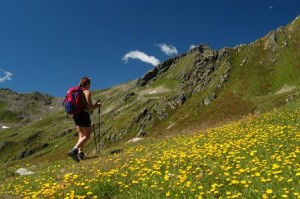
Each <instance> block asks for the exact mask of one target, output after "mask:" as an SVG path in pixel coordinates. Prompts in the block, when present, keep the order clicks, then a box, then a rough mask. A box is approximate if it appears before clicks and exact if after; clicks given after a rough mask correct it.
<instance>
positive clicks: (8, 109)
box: [0, 89, 61, 130]
mask: <svg viewBox="0 0 300 199" xmlns="http://www.w3.org/2000/svg"><path fill="white" fill-rule="evenodd" d="M59 101H61V100H60V99H56V98H54V97H53V96H50V95H48V94H42V93H39V92H33V93H26V94H20V93H17V92H14V91H12V90H10V89H0V130H1V128H2V125H3V126H4V125H6V126H10V127H13V126H17V125H19V126H20V125H24V124H28V123H31V122H33V121H36V120H38V119H41V118H43V117H44V116H46V115H49V113H53V112H56V111H58V103H59Z"/></svg>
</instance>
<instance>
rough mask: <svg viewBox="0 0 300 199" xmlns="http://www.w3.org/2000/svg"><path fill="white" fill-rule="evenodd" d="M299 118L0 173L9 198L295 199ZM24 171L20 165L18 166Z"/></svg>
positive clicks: (260, 119)
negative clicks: (20, 174) (18, 174)
mask: <svg viewBox="0 0 300 199" xmlns="http://www.w3.org/2000/svg"><path fill="white" fill-rule="evenodd" d="M299 115H300V110H299V109H297V110H293V109H292V107H287V108H285V109H283V108H282V109H280V110H275V111H273V112H270V113H266V114H264V115H261V116H258V115H253V116H249V117H247V118H245V119H243V120H240V121H237V122H232V123H230V124H227V125H224V126H221V127H218V128H212V129H206V130H205V131H198V132H194V133H193V134H191V135H189V136H174V137H169V138H167V139H158V140H155V139H146V140H143V141H142V142H141V143H135V144H131V145H127V146H124V148H123V149H124V150H123V151H121V152H120V153H118V154H114V155H103V156H101V157H98V158H92V159H88V160H85V161H84V162H82V163H79V164H77V163H74V162H73V161H72V160H61V161H55V162H44V163H41V164H35V163H33V164H31V163H30V164H27V165H26V168H28V169H29V170H32V171H34V172H36V173H35V174H34V175H31V176H24V177H16V176H15V174H13V171H14V170H16V168H18V166H15V167H12V168H7V169H5V170H2V171H1V172H0V175H1V176H2V179H3V178H5V183H2V184H1V185H0V193H1V196H2V197H4V198H5V197H9V198H18V197H20V196H22V198H27V197H28V198H75V197H76V198H183V197H185V198H190V197H192V198H194V197H197V198H216V197H222V198H236V197H240V198H270V197H271V198H272V197H277V198H285V197H287V198H297V197H298V198H299V196H300V195H299V194H300V187H299V184H298V183H299V181H298V180H299V176H300V168H299V161H300V159H299V157H300V156H299V154H300V148H299V146H300V134H299V132H300V125H299V124H300V119H299ZM23 166H24V165H23Z"/></svg>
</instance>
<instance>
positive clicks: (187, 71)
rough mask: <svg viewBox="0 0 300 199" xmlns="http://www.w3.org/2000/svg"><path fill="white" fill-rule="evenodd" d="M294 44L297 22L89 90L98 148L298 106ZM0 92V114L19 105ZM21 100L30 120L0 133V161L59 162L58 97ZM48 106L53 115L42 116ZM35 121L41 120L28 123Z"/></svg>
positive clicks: (64, 135) (67, 125) (62, 118)
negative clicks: (95, 104) (95, 103)
mask: <svg viewBox="0 0 300 199" xmlns="http://www.w3.org/2000/svg"><path fill="white" fill-rule="evenodd" d="M299 41H300V17H297V18H296V19H295V20H294V21H293V22H292V23H290V24H289V25H287V26H286V27H280V28H278V29H277V30H274V31H271V32H270V33H269V34H267V35H266V36H264V37H262V38H260V39H258V40H256V41H253V42H252V43H250V44H244V45H238V46H236V47H234V48H223V49H220V50H212V49H211V48H209V47H208V46H207V45H205V44H201V45H199V46H197V47H195V48H193V49H191V50H190V51H188V52H186V53H184V54H182V55H180V56H178V57H174V58H172V59H169V60H166V61H164V62H162V63H161V64H159V65H158V66H156V67H154V68H153V69H152V70H150V71H149V72H147V73H146V74H145V75H144V76H143V77H141V78H139V79H137V80H133V81H130V82H127V83H124V84H121V85H117V86H114V87H112V88H109V89H105V90H95V91H93V97H94V100H96V99H101V100H102V104H103V106H102V108H101V114H100V115H98V112H97V111H95V112H94V113H93V115H92V119H93V123H94V124H97V123H98V122H99V121H100V123H101V125H100V135H101V140H100V143H98V144H99V146H100V147H101V149H104V148H109V147H116V146H120V145H122V144H124V143H125V142H127V141H128V140H130V139H132V138H134V137H156V136H164V135H169V134H184V133H185V132H190V131H192V130H194V129H201V128H207V127H212V126H217V125H219V124H223V123H226V122H229V121H233V120H236V119H240V118H242V117H244V116H245V115H249V114H250V115H256V114H260V113H264V112H267V111H270V110H273V109H274V108H279V107H283V106H286V105H291V106H293V105H294V106H298V105H299V102H300V56H299V55H300V48H299V45H300V43H299ZM1 92H4V93H5V92H6V94H3V95H8V96H11V98H10V100H6V101H5V102H1V101H0V105H1V106H0V111H1V110H2V111H3V110H12V106H13V105H12V104H11V103H16V104H17V105H18V106H21V105H23V103H21V104H18V103H19V102H18V100H17V99H16V98H17V97H19V98H20V96H18V95H17V94H16V93H13V92H12V91H8V90H1ZM1 92H0V93H1ZM9 92H10V93H9ZM7 93H9V94H7ZM12 96H14V97H12ZM26 97H27V98H28V99H30V100H25V101H26V103H25V104H26V106H25V105H24V106H25V107H26V108H23V109H21V111H25V110H28V111H29V110H30V111H31V112H30V113H28V115H30V114H32V115H34V119H33V117H32V118H31V120H30V121H34V122H32V123H31V122H29V123H27V124H28V125H27V126H22V127H19V128H14V129H9V130H3V131H2V133H1V134H0V140H1V141H0V149H1V150H0V151H1V153H2V154H4V155H3V156H1V157H0V161H2V162H10V161H13V160H19V159H27V160H30V159H31V158H40V159H58V158H65V154H64V153H63V152H65V151H67V150H68V149H69V148H70V147H72V144H73V143H72V142H70V140H75V139H76V138H75V137H74V135H76V132H75V131H74V124H73V121H72V120H71V119H66V115H65V112H64V111H63V110H62V108H61V106H59V105H58V102H59V99H56V98H52V97H51V96H47V95H41V94H38V93H35V94H32V96H26ZM2 98H3V97H2ZM35 98H36V99H37V100H35ZM22 99H23V98H22ZM8 101H11V102H8ZM19 101H20V99H19ZM1 103H2V104H1ZM52 105H53V106H54V107H57V108H58V109H54V110H53V112H52V110H51V114H50V112H49V111H48V110H49V107H50V106H52ZM55 105H57V106H55ZM8 107H9V108H8ZM15 107H17V106H15ZM28 107H29V108H28ZM59 107H60V108H59ZM42 109H43V110H46V111H45V112H44V111H42ZM18 110H19V109H14V111H15V112H17V111H18ZM45 114H48V115H45ZM41 115H43V116H44V117H43V118H42V119H41V120H36V119H37V118H38V117H40V116H41ZM12 118H15V120H16V121H18V122H21V121H23V120H26V117H24V118H20V119H19V120H18V117H16V116H14V117H12ZM13 120H14V119H10V120H9V121H13ZM96 127H97V128H96V130H97V131H98V130H99V129H98V125H96ZM20 140H21V141H20ZM93 144H94V143H93V142H92V141H91V142H89V144H88V145H87V149H86V150H87V151H89V153H90V154H93V153H95V151H94V146H93Z"/></svg>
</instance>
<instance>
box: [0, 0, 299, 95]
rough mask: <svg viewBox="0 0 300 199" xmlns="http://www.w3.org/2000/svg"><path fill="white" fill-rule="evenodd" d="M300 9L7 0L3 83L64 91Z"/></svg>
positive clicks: (0, 22)
mask: <svg viewBox="0 0 300 199" xmlns="http://www.w3.org/2000/svg"><path fill="white" fill-rule="evenodd" d="M298 15H300V1H299V0H243V1H241V0H211V1H204V0H181V1H179V0H139V1H138V0H127V1H125V0H123V1H122V0H0V87H1V88H10V89H12V90H15V91H17V92H20V93H28V92H34V91H39V92H42V93H48V94H50V95H53V96H58V97H61V96H64V95H65V93H66V90H67V89H68V88H69V87H71V86H74V85H77V84H78V82H79V80H80V78H81V77H83V76H88V77H90V78H91V79H92V88H91V89H92V90H93V89H103V88H109V87H112V86H115V85H118V84H121V83H125V82H128V81H131V80H134V79H137V78H139V77H141V76H143V75H144V74H145V73H146V72H147V71H149V70H151V69H152V68H153V67H154V66H155V65H156V64H158V63H159V62H163V61H165V60H167V59H169V58H171V57H174V56H176V55H180V54H182V53H184V52H186V51H188V50H189V49H190V47H191V46H192V45H199V44H202V43H205V44H207V45H208V46H210V47H211V48H212V49H214V50H218V49H221V48H224V47H234V46H236V45H238V44H248V43H250V42H252V41H255V40H256V39H259V38H260V37H262V36H264V35H266V34H267V33H268V32H270V31H272V30H275V29H277V28H278V27H279V26H286V25H287V24H289V23H290V22H292V21H293V20H294V19H295V18H296V17H297V16H298Z"/></svg>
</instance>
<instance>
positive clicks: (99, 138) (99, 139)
mask: <svg viewBox="0 0 300 199" xmlns="http://www.w3.org/2000/svg"><path fill="white" fill-rule="evenodd" d="M100 112H101V111H100V106H99V107H98V133H99V134H98V155H99V154H100V141H101V137H100V136H101V130H100V122H101V120H100Z"/></svg>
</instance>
